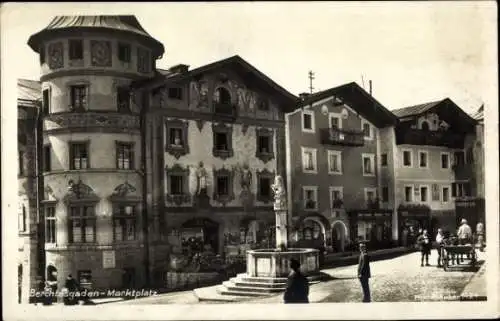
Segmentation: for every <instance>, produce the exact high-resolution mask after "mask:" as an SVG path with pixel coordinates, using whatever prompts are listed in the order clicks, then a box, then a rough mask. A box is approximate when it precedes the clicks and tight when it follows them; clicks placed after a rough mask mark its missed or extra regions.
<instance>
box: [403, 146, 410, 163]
mask: <svg viewBox="0 0 500 321" xmlns="http://www.w3.org/2000/svg"><path fill="white" fill-rule="evenodd" d="M411 159H412V153H411V150H404V151H403V167H411V166H412V164H411V163H412V161H411Z"/></svg>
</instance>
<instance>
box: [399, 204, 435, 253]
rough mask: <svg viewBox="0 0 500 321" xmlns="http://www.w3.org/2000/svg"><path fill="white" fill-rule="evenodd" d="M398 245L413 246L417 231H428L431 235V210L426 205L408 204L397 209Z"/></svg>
mask: <svg viewBox="0 0 500 321" xmlns="http://www.w3.org/2000/svg"><path fill="white" fill-rule="evenodd" d="M398 224H399V244H400V245H402V246H412V245H413V244H415V242H416V240H417V236H418V231H419V230H420V229H422V230H428V231H429V232H430V233H432V228H433V226H432V224H431V209H430V207H429V206H427V205H421V204H409V205H400V206H399V207H398Z"/></svg>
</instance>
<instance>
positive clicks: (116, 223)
mask: <svg viewBox="0 0 500 321" xmlns="http://www.w3.org/2000/svg"><path fill="white" fill-rule="evenodd" d="M136 233H137V208H136V206H133V205H114V206H113V239H114V241H133V240H135V239H136Z"/></svg>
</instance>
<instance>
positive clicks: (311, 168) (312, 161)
mask: <svg viewBox="0 0 500 321" xmlns="http://www.w3.org/2000/svg"><path fill="white" fill-rule="evenodd" d="M302 171H303V172H304V173H308V174H316V173H318V164H317V149H316V148H307V147H302Z"/></svg>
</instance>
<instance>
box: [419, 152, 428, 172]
mask: <svg viewBox="0 0 500 321" xmlns="http://www.w3.org/2000/svg"><path fill="white" fill-rule="evenodd" d="M418 167H419V168H429V152H428V151H426V150H419V151H418Z"/></svg>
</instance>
